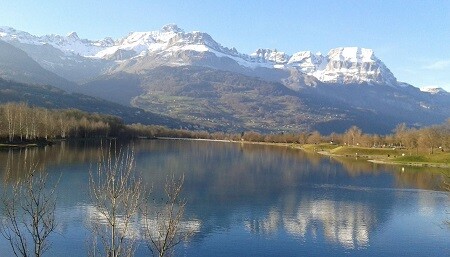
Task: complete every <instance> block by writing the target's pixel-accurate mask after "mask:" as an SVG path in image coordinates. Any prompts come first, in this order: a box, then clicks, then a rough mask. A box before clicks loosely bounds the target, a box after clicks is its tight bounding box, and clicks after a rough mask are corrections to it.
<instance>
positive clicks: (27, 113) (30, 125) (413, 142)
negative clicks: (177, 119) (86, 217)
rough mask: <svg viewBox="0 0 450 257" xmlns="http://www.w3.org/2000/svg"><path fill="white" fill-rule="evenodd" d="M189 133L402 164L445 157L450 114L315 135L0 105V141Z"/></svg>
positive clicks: (42, 141) (448, 157) (446, 159)
mask: <svg viewBox="0 0 450 257" xmlns="http://www.w3.org/2000/svg"><path fill="white" fill-rule="evenodd" d="M107 137H119V138H158V137H172V138H192V139H209V140H226V141H239V142H242V141H245V142H262V143H283V144H289V145H292V146H294V147H298V148H302V149H304V150H307V151H316V152H322V153H326V154H329V155H337V156H359V157H366V158H372V159H384V160H388V161H389V162H393V163H394V162H398V163H406V164H408V163H409V164H414V163H415V164H417V163H419V164H420V163H447V164H448V163H450V153H449V150H450V119H449V120H448V121H447V122H445V123H444V124H440V125H434V126H429V127H424V128H409V127H407V126H406V124H404V123H403V124H399V125H398V126H397V127H396V129H395V130H394V131H393V132H392V133H391V134H388V135H377V134H367V133H364V132H363V131H362V130H361V129H359V128H358V127H356V126H353V127H351V128H349V129H348V130H347V131H346V132H344V133H341V134H338V133H331V134H330V135H321V134H320V133H319V132H317V131H313V132H306V131H304V132H299V133H277V134H261V133H258V132H255V131H243V132H241V133H239V134H227V133H224V132H207V131H190V130H184V129H178V130H173V129H168V128H166V127H163V126H158V125H143V124H131V125H126V124H124V123H123V121H122V120H121V119H120V118H118V117H116V116H111V115H100V114H96V113H86V112H82V111H79V110H75V109H68V110H50V109H44V108H38V107H30V106H28V105H27V104H25V103H7V104H3V105H0V147H1V146H2V145H3V146H4V145H5V144H6V145H7V146H11V145H27V144H28V145H39V144H46V143H48V142H49V141H50V140H57V139H70V138H76V139H79V138H107Z"/></svg>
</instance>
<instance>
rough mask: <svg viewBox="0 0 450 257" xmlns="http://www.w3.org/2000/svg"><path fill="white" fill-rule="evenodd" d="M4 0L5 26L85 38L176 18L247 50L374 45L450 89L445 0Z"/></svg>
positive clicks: (414, 78) (400, 69) (421, 78)
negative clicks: (74, 32) (72, 33)
mask: <svg viewBox="0 0 450 257" xmlns="http://www.w3.org/2000/svg"><path fill="white" fill-rule="evenodd" d="M5 1H7V2H6V3H2V4H1V5H0V13H1V15H0V26H11V27H14V28H16V29H19V30H24V31H27V32H30V33H31V34H35V35H44V34H67V33H68V32H71V31H76V32H77V33H78V35H79V36H80V37H81V38H89V39H100V38H104V37H106V36H111V37H113V38H119V37H123V36H125V35H127V34H128V33H129V32H131V31H150V30H158V29H159V28H161V27H162V26H164V25H165V24H169V23H176V24H177V25H178V26H179V27H181V28H183V29H184V30H185V31H193V30H199V31H202V32H207V33H209V34H210V35H211V36H212V37H213V38H214V39H215V40H216V41H218V42H219V43H221V44H222V45H224V46H227V47H236V49H238V50H239V51H240V52H243V53H251V52H253V51H254V50H255V49H257V48H272V49H277V50H278V51H285V52H286V53H288V54H292V53H294V52H297V51H303V50H311V51H313V52H322V53H327V52H328V51H329V50H330V49H331V48H335V47H341V46H360V47H365V48H372V49H373V50H374V51H375V54H376V55H377V56H378V57H379V58H380V59H381V60H382V61H383V62H384V63H385V64H386V65H387V66H388V68H390V69H391V71H392V72H393V73H394V75H395V76H396V77H397V78H398V79H399V80H400V81H405V82H408V83H410V84H413V85H414V86H417V87H422V86H441V87H444V88H445V89H446V90H447V91H450V1H447V0H442V1H440V0H430V1H425V0H423V1H416V0H403V1H399V0H384V1H383V0H373V1H364V0H359V1H357V0H335V1H333V0H328V1H327V0H314V1H313V0H311V1H309V0H308V1H306V0H304V1H302V0H292V1H288V0H285V1H283V0H279V1H275V0H272V1H267V0H259V1H256V0H255V1H250V0H248V1H244V0H240V1H235V0H227V1H225V0H224V1H216V0H210V1H200V0H196V1H195V0H178V1H175V0H164V1H159V0H127V1H125V0H124V1H119V0H117V1H99V0H78V1H71V0H64V1H61V0H57V1H55V0H46V1H36V0H14V1H13V0H5Z"/></svg>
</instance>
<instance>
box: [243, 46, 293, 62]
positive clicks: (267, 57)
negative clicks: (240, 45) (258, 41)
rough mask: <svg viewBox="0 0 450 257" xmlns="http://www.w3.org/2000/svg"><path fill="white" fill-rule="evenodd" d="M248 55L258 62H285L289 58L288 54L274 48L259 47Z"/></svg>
mask: <svg viewBox="0 0 450 257" xmlns="http://www.w3.org/2000/svg"><path fill="white" fill-rule="evenodd" d="M250 56H251V57H252V58H254V59H256V60H257V61H258V62H273V63H275V64H283V63H287V62H288V60H289V55H287V54H286V53H285V52H282V51H278V50H276V49H274V50H272V49H263V48H260V49H258V50H256V51H255V52H254V53H252V54H251V55H250Z"/></svg>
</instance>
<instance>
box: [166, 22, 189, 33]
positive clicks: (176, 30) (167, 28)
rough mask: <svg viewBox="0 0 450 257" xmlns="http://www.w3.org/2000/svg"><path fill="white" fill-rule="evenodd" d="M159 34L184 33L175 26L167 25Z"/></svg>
mask: <svg viewBox="0 0 450 257" xmlns="http://www.w3.org/2000/svg"><path fill="white" fill-rule="evenodd" d="M161 32H174V33H184V30H182V29H181V28H179V27H178V26H177V25H176V24H173V23H171V24H167V25H165V26H163V27H162V28H161Z"/></svg>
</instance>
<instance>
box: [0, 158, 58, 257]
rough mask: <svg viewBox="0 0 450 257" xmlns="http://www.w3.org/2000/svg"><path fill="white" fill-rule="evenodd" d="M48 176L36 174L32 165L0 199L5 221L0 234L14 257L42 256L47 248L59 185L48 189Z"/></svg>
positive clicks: (34, 166)
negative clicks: (23, 176)
mask: <svg viewBox="0 0 450 257" xmlns="http://www.w3.org/2000/svg"><path fill="white" fill-rule="evenodd" d="M47 177H48V174H47V173H46V172H36V165H34V164H32V165H30V167H29V169H28V172H27V174H26V176H25V178H23V179H19V180H18V181H17V182H15V183H14V184H13V185H12V186H11V188H10V189H7V190H6V192H4V195H3V197H2V207H3V213H4V215H5V220H3V222H2V226H1V229H0V232H1V234H2V236H3V237H4V238H5V239H6V240H7V241H8V242H9V244H10V246H11V248H12V251H13V252H14V255H15V256H17V257H19V256H23V257H29V256H36V257H39V256H43V254H44V253H45V252H46V251H47V250H48V249H49V248H50V243H49V240H48V239H49V236H50V235H51V234H52V233H53V232H54V231H55V229H56V221H55V206H56V197H55V189H56V185H57V184H58V183H55V185H53V186H51V187H49V186H48V184H47Z"/></svg>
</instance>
